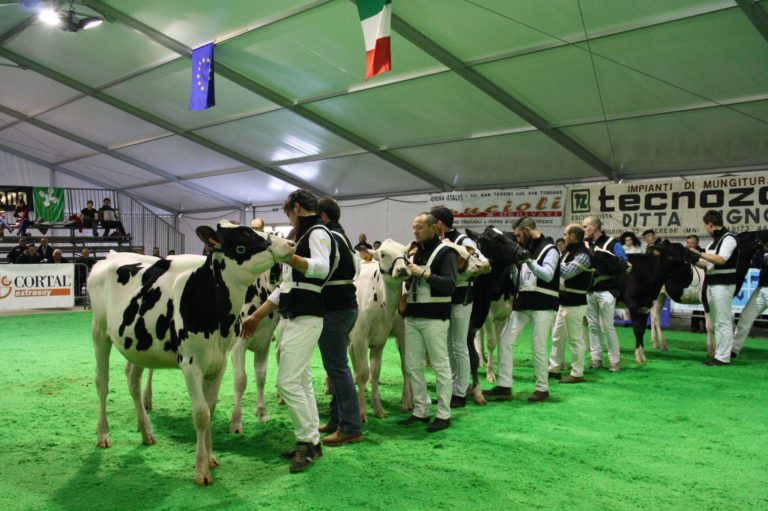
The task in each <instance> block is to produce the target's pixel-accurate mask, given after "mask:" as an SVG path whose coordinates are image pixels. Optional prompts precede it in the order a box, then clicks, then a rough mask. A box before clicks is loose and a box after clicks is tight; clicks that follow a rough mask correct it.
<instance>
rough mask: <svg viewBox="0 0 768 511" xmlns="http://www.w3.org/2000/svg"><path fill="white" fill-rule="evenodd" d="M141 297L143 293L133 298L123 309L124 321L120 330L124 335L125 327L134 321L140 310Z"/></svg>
mask: <svg viewBox="0 0 768 511" xmlns="http://www.w3.org/2000/svg"><path fill="white" fill-rule="evenodd" d="M140 297H141V295H140V294H139V295H136V296H134V297H133V298H131V301H130V303H129V304H128V307H126V308H125V310H124V311H123V322H122V323H121V324H120V329H119V330H118V333H119V334H120V335H123V334H124V333H125V327H127V326H128V325H130V324H131V323H133V320H134V319H136V313H138V312H139V300H140Z"/></svg>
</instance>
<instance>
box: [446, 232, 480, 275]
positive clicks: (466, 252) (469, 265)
mask: <svg viewBox="0 0 768 511" xmlns="http://www.w3.org/2000/svg"><path fill="white" fill-rule="evenodd" d="M443 244H444V245H448V246H449V247H451V248H452V249H453V250H455V251H456V253H457V254H458V255H459V272H460V274H459V275H460V279H459V280H462V278H463V279H464V280H468V279H469V278H470V277H474V276H476V275H483V274H485V273H488V272H490V271H491V263H489V262H488V261H483V260H481V259H480V258H479V257H478V255H477V253H476V252H475V249H474V248H473V247H466V246H464V245H458V244H456V243H454V242H452V241H450V240H447V239H444V240H443Z"/></svg>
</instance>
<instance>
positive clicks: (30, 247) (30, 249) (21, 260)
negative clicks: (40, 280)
mask: <svg viewBox="0 0 768 511" xmlns="http://www.w3.org/2000/svg"><path fill="white" fill-rule="evenodd" d="M39 262H40V256H38V255H37V250H35V244H34V243H29V244H27V248H26V249H25V250H24V252H23V253H22V254H21V255H20V256H19V257H17V258H16V260H15V261H14V263H15V264H36V263H39Z"/></svg>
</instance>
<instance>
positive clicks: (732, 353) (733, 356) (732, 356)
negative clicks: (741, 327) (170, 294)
mask: <svg viewBox="0 0 768 511" xmlns="http://www.w3.org/2000/svg"><path fill="white" fill-rule="evenodd" d="M738 356H739V354H738V353H736V352H735V351H732V352H731V358H736V357H738Z"/></svg>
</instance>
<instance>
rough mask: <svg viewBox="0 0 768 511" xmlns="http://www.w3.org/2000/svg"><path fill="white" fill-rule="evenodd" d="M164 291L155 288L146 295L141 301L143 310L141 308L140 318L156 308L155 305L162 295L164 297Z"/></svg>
mask: <svg viewBox="0 0 768 511" xmlns="http://www.w3.org/2000/svg"><path fill="white" fill-rule="evenodd" d="M162 293H163V292H162V291H161V290H160V288H159V287H153V288H152V289H150V290H149V291H147V292H146V293H145V294H144V297H143V299H142V301H141V308H139V316H143V315H144V314H146V313H147V311H149V310H151V309H152V307H154V306H155V304H156V303H157V302H158V300H160V295H162Z"/></svg>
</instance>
